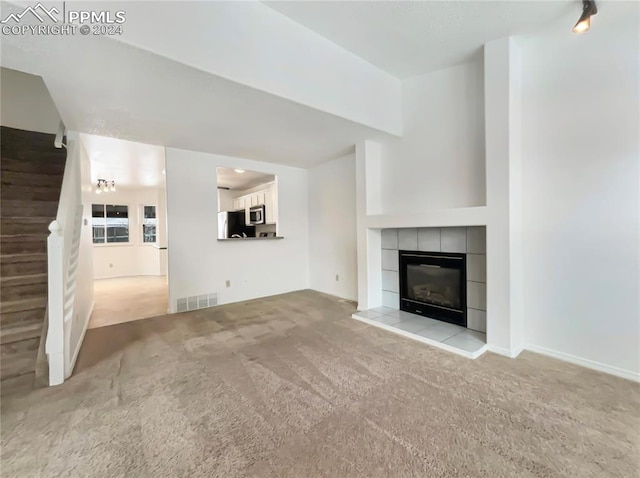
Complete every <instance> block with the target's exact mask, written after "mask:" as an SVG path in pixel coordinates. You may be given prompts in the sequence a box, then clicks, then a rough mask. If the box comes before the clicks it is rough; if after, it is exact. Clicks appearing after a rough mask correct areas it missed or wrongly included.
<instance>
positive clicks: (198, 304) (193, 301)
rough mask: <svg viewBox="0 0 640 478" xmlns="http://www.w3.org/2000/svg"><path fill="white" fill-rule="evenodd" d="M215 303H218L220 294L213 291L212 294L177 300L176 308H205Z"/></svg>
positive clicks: (181, 310) (184, 310) (182, 309)
mask: <svg viewBox="0 0 640 478" xmlns="http://www.w3.org/2000/svg"><path fill="white" fill-rule="evenodd" d="M215 305H218V294H217V293H216V292H212V293H210V294H203V295H193V296H191V297H182V298H181V299H178V300H177V301H176V310H177V311H178V312H187V311H189V310H197V309H205V308H207V307H213V306H215Z"/></svg>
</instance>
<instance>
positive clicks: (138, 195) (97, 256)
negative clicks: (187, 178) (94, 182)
mask: <svg viewBox="0 0 640 478" xmlns="http://www.w3.org/2000/svg"><path fill="white" fill-rule="evenodd" d="M214 191H215V188H214ZM164 195H165V190H164V189H163V188H151V187H149V188H124V187H118V188H117V190H116V191H115V192H109V193H102V194H96V193H95V188H93V191H92V193H91V201H92V202H93V204H116V205H126V206H128V207H129V242H128V243H117V244H94V245H93V264H94V278H95V279H110V278H113V277H130V276H143V275H165V274H166V260H167V259H166V253H165V252H161V251H160V250H159V249H158V247H161V246H166V232H165V231H166V211H165V200H164V197H163V196H164ZM142 206H156V216H157V217H158V229H157V230H158V243H157V244H145V243H143V242H142ZM90 223H91V221H90Z"/></svg>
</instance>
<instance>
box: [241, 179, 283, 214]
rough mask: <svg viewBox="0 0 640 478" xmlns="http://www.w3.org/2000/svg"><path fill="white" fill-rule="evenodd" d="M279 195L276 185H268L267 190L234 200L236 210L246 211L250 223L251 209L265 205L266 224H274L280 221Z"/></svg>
mask: <svg viewBox="0 0 640 478" xmlns="http://www.w3.org/2000/svg"><path fill="white" fill-rule="evenodd" d="M277 196H278V193H277V187H276V183H271V184H268V185H266V189H264V190H260V191H256V192H253V193H251V194H246V195H244V196H240V197H238V198H235V199H234V200H233V208H234V209H235V210H239V209H244V210H245V214H246V220H247V223H249V209H250V208H252V207H253V206H260V205H263V204H264V209H265V222H266V223H268V224H273V223H275V222H276V221H277V220H278V197H277Z"/></svg>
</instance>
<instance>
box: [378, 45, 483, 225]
mask: <svg viewBox="0 0 640 478" xmlns="http://www.w3.org/2000/svg"><path fill="white" fill-rule="evenodd" d="M483 85H484V81H483V62H482V58H481V57H480V58H477V59H476V60H474V61H472V62H468V63H464V64H461V65H458V66H455V67H452V68H447V69H444V70H439V71H436V72H433V73H429V74H427V75H422V76H417V77H414V78H410V79H408V80H405V81H404V82H403V101H402V105H403V123H404V135H403V137H402V139H398V140H394V141H385V142H383V143H382V145H383V162H382V185H381V190H382V213H383V214H415V213H419V212H424V211H425V209H439V208H454V207H467V206H482V205H484V204H485V150H484V90H483Z"/></svg>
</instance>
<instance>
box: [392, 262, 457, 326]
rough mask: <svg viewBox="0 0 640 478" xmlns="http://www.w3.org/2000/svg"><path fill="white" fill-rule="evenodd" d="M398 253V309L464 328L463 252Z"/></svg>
mask: <svg viewBox="0 0 640 478" xmlns="http://www.w3.org/2000/svg"><path fill="white" fill-rule="evenodd" d="M399 254H400V291H401V293H400V296H401V297H400V308H401V309H402V310H406V311H408V312H413V313H417V314H421V315H424V316H427V317H432V318H435V319H440V320H444V321H446V322H451V323H454V324H458V325H462V326H464V327H466V325H467V319H466V274H465V272H466V256H465V254H448V253H432V252H417V251H400V253H399Z"/></svg>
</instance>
